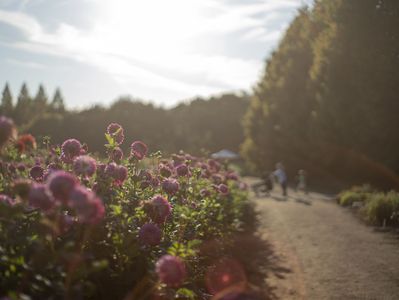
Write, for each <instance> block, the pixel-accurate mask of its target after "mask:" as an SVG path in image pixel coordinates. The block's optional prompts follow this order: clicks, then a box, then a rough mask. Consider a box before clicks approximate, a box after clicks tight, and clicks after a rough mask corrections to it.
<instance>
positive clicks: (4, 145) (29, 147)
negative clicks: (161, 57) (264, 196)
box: [0, 117, 247, 299]
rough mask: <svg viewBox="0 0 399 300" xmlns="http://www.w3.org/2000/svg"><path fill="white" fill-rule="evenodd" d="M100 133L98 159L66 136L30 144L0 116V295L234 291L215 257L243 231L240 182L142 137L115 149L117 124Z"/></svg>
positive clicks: (223, 295)
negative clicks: (103, 151) (167, 153)
mask: <svg viewBox="0 0 399 300" xmlns="http://www.w3.org/2000/svg"><path fill="white" fill-rule="evenodd" d="M106 139H107V144H106V145H105V147H106V148H107V153H108V158H107V159H105V160H100V159H98V158H96V157H94V156H92V155H91V154H90V152H89V151H88V149H87V146H86V145H84V144H82V143H81V142H80V141H78V140H76V139H69V140H67V141H65V142H64V143H63V144H62V145H61V146H55V147H53V146H51V145H50V143H49V141H48V140H47V139H45V141H44V146H43V147H42V149H36V141H35V139H34V137H32V136H30V135H24V136H20V137H19V138H18V137H17V134H16V130H15V127H14V125H13V122H12V121H11V120H10V119H8V118H5V117H0V150H1V162H0V193H1V195H0V278H1V279H0V297H2V296H4V297H8V298H10V299H61V298H64V299H208V298H211V297H212V295H215V294H217V299H238V297H239V294H240V293H243V290H245V287H244V286H243V282H241V281H240V280H241V279H240V278H238V279H237V278H235V277H234V276H231V272H230V273H228V272H229V271H228V270H227V271H226V270H219V269H218V267H217V265H215V264H214V262H215V261H226V258H225V257H224V256H225V255H226V253H225V252H224V251H225V248H226V247H228V245H229V243H230V242H231V240H232V236H233V235H234V234H235V233H237V232H238V231H240V230H241V229H242V225H243V224H242V221H243V219H242V218H243V210H244V206H245V205H246V199H247V192H246V186H245V184H244V183H242V182H240V181H239V178H238V177H237V175H236V174H234V173H233V172H231V171H229V170H227V169H226V168H225V167H224V166H222V165H221V164H220V163H219V162H217V161H214V160H207V159H201V158H198V157H193V156H191V155H188V154H184V153H180V154H177V155H173V156H172V158H170V159H163V158H162V157H161V155H160V154H159V153H153V154H148V149H147V146H146V145H145V144H144V143H143V142H141V141H133V143H132V144H131V147H130V149H131V152H130V153H129V155H125V153H123V151H122V150H121V148H120V145H121V144H122V143H123V142H124V140H125V136H124V132H123V128H122V127H121V126H119V125H118V124H116V123H112V124H110V125H109V126H108V128H107V133H106ZM229 265H230V266H234V263H232V264H229ZM237 268H239V267H237ZM237 268H236V269H235V271H236V270H237ZM215 270H217V272H216V271H215ZM226 272H227V273H226ZM210 278H211V279H210ZM218 280H221V284H218ZM232 287H234V288H232ZM226 289H228V290H229V292H226Z"/></svg>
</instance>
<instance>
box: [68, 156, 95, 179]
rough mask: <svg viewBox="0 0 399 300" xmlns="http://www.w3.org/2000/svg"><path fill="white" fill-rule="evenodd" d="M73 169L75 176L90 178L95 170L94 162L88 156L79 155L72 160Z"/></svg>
mask: <svg viewBox="0 0 399 300" xmlns="http://www.w3.org/2000/svg"><path fill="white" fill-rule="evenodd" d="M73 169H74V171H75V174H76V175H83V176H88V177H91V176H93V175H94V173H95V172H96V169H97V163H96V160H95V159H94V158H92V157H90V156H88V155H81V156H78V157H76V158H75V159H74V161H73Z"/></svg>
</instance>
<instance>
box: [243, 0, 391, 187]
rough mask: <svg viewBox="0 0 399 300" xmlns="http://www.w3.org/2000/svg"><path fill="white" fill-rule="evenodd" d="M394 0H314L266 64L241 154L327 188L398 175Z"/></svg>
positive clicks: (260, 166)
mask: <svg viewBox="0 0 399 300" xmlns="http://www.w3.org/2000/svg"><path fill="white" fill-rule="evenodd" d="M398 28H399V1H397V0H351V1H348V0H334V1H330V0H317V1H315V2H314V4H313V6H311V7H310V8H308V7H305V8H302V9H300V10H299V11H298V13H297V16H296V17H295V19H294V20H293V21H292V22H291V24H290V25H289V27H288V29H287V30H286V32H285V34H284V36H283V38H282V39H281V41H280V43H279V45H278V47H277V48H276V49H275V51H274V52H273V53H272V54H271V56H270V57H269V58H268V59H267V61H266V66H265V69H264V74H263V75H262V77H261V79H260V80H259V82H258V83H257V85H256V87H255V88H254V95H253V97H252V99H251V103H250V108H249V110H248V112H247V114H246V116H245V118H244V119H245V120H244V125H245V142H244V144H243V146H242V152H243V154H244V155H245V157H247V158H248V160H249V161H250V162H251V163H252V165H253V166H254V167H255V168H256V169H258V170H271V169H272V168H273V166H274V164H275V163H276V162H278V161H282V162H284V163H285V165H286V167H287V170H288V172H289V173H290V174H291V177H292V176H293V174H294V172H296V170H298V169H306V170H307V171H308V173H309V174H310V177H311V178H312V177H313V179H311V180H313V181H315V182H318V183H322V182H324V183H325V182H329V183H331V184H332V185H333V184H336V185H340V184H348V183H360V182H371V183H375V184H378V185H381V186H384V187H386V188H390V187H398V186H399V184H398V183H399V180H398V176H397V174H399V154H398V149H399V134H398V130H399V117H398V114H399V30H398Z"/></svg>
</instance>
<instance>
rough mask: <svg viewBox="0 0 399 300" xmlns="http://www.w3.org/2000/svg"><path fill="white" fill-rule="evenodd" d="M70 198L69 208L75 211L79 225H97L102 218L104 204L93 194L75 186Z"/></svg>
mask: <svg viewBox="0 0 399 300" xmlns="http://www.w3.org/2000/svg"><path fill="white" fill-rule="evenodd" d="M70 198H71V201H70V204H71V207H72V208H74V209H75V211H76V214H77V216H78V219H79V222H80V223H85V224H97V223H98V222H99V221H101V220H102V218H103V217H104V214H105V208H104V204H103V203H102V201H101V200H100V198H98V197H97V196H96V194H95V193H94V192H92V191H90V190H88V189H86V188H85V187H83V186H77V187H75V189H74V190H73V191H72V193H71V196H70Z"/></svg>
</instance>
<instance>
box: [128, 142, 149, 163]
mask: <svg viewBox="0 0 399 300" xmlns="http://www.w3.org/2000/svg"><path fill="white" fill-rule="evenodd" d="M130 150H131V155H132V156H134V157H135V158H137V159H138V160H142V159H143V158H144V157H145V156H146V155H147V151H148V148H147V145H146V144H144V143H143V142H141V141H135V142H133V143H132V144H131V146H130Z"/></svg>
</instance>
